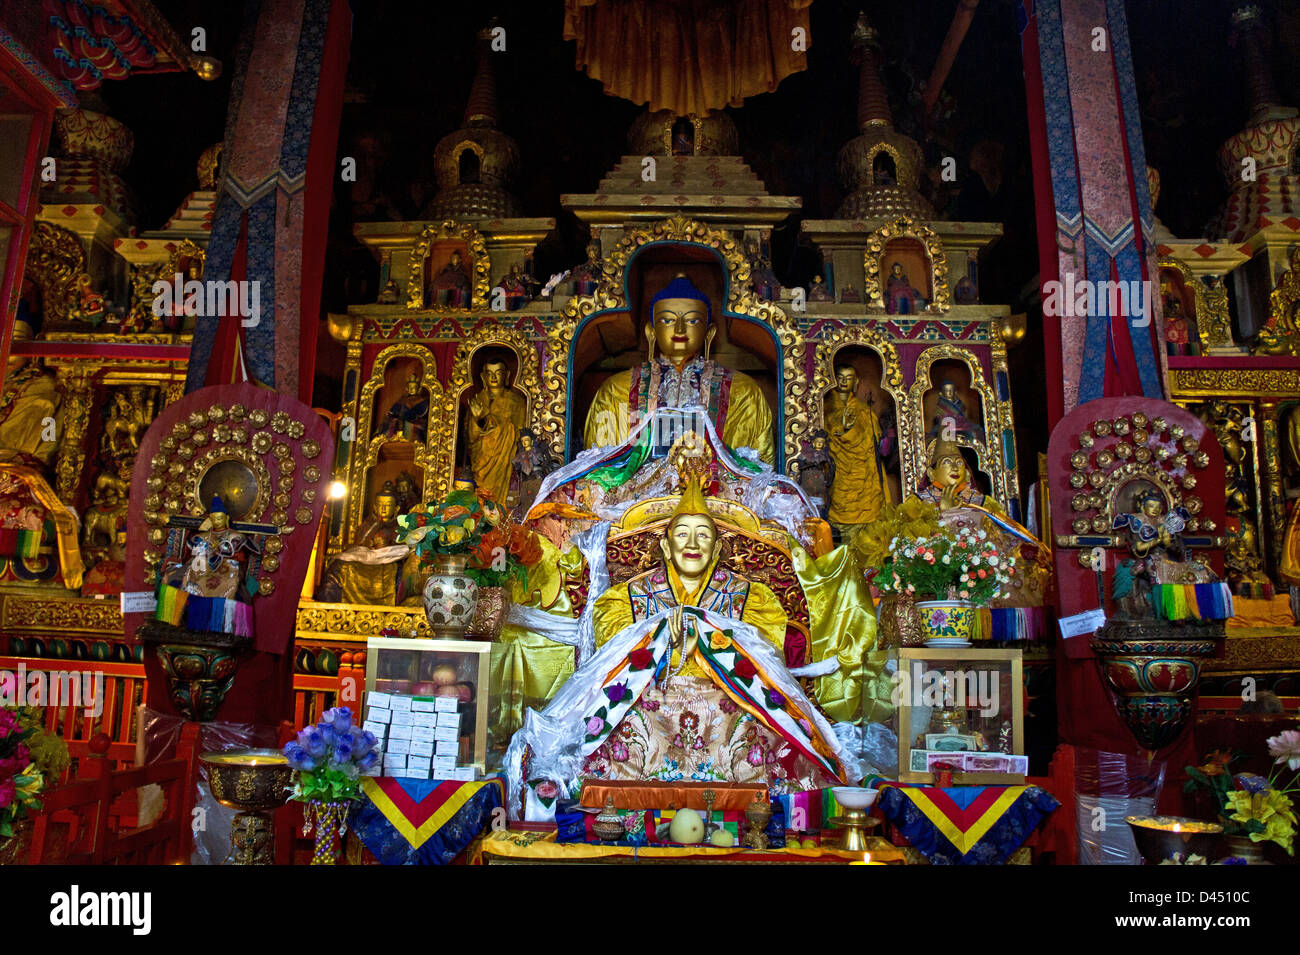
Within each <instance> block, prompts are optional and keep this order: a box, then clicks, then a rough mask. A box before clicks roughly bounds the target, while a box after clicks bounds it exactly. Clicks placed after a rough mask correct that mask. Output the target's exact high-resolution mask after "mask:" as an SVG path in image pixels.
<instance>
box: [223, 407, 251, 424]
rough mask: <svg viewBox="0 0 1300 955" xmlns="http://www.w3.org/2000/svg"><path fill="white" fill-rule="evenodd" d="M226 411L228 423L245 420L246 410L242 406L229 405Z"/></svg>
mask: <svg viewBox="0 0 1300 955" xmlns="http://www.w3.org/2000/svg"><path fill="white" fill-rule="evenodd" d="M226 411H227V414H229V416H230V421H231V423H232V424H234V423H237V422H240V421H243V420H244V419H245V418H247V417H248V409H247V408H245V407H244V406H243V405H231V406H230V407H229V408H228V409H226Z"/></svg>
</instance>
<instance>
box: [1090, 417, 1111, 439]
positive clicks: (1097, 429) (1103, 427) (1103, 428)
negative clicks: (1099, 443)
mask: <svg viewBox="0 0 1300 955" xmlns="http://www.w3.org/2000/svg"><path fill="white" fill-rule="evenodd" d="M1092 433H1093V434H1095V435H1096V436H1097V437H1099V438H1104V437H1106V435H1108V434H1110V422H1109V421H1094V422H1093V423H1092Z"/></svg>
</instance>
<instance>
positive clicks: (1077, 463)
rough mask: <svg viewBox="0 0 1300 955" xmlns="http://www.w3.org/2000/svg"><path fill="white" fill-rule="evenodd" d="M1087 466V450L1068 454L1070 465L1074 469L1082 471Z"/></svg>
mask: <svg viewBox="0 0 1300 955" xmlns="http://www.w3.org/2000/svg"><path fill="white" fill-rule="evenodd" d="M1087 466H1088V452H1087V451H1075V452H1074V454H1072V455H1070V467H1072V468H1074V469H1075V470H1076V471H1082V470H1083V469H1084V468H1086V467H1087Z"/></svg>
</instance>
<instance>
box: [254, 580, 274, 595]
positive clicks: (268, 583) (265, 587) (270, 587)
mask: <svg viewBox="0 0 1300 955" xmlns="http://www.w3.org/2000/svg"><path fill="white" fill-rule="evenodd" d="M257 587H258V592H259V593H260V594H263V595H265V596H267V597H269V596H271V594H273V593H275V581H274V580H272V579H271V578H270V577H259V578H258V579H257Z"/></svg>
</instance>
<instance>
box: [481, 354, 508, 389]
mask: <svg viewBox="0 0 1300 955" xmlns="http://www.w3.org/2000/svg"><path fill="white" fill-rule="evenodd" d="M509 374H510V372H509V370H508V369H507V368H506V364H505V362H502V361H492V362H488V363H487V364H486V365H484V366H483V387H485V388H487V389H488V390H489V391H500V390H501V389H502V388H504V387H505V386H506V385H507V383H508V376H509Z"/></svg>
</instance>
